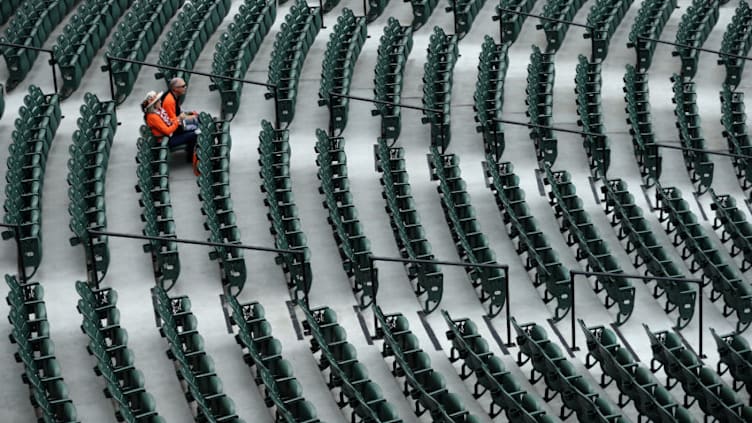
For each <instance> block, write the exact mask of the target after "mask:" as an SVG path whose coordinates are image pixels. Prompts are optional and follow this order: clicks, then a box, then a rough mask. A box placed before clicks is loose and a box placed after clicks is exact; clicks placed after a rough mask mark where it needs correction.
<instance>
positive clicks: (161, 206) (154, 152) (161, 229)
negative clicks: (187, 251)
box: [136, 126, 180, 290]
mask: <svg viewBox="0 0 752 423" xmlns="http://www.w3.org/2000/svg"><path fill="white" fill-rule="evenodd" d="M160 141H161V142H160ZM136 145H137V149H138V153H137V155H136V162H137V163H138V165H137V167H136V174H137V176H138V184H136V192H138V193H141V198H140V199H139V200H138V203H139V205H140V206H141V208H142V210H141V221H142V222H144V228H143V229H142V233H143V234H144V235H146V236H151V237H163V238H175V237H176V236H177V235H176V233H175V220H174V219H173V215H172V202H171V200H170V182H169V178H170V173H169V172H170V168H169V166H168V163H169V149H168V147H167V138H166V137H165V138H163V139H161V140H160V139H158V138H156V137H154V136H153V135H152V134H151V130H149V128H147V127H146V126H142V127H141V136H140V137H139V138H138V141H137V142H136ZM143 250H144V252H145V253H149V254H150V255H151V262H152V266H153V269H154V277H155V280H156V282H157V284H158V285H159V286H161V287H162V288H164V289H166V290H169V289H170V288H171V287H172V286H173V285H174V284H175V282H177V279H178V276H180V255H179V254H178V244H177V242H175V241H158V240H149V241H148V242H147V243H146V244H144V245H143Z"/></svg>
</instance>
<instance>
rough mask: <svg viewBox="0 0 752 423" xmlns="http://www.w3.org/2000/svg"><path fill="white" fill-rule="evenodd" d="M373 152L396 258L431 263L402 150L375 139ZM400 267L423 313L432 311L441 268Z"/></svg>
mask: <svg viewBox="0 0 752 423" xmlns="http://www.w3.org/2000/svg"><path fill="white" fill-rule="evenodd" d="M374 150H375V156H376V157H375V161H376V171H377V172H379V173H380V174H381V176H380V178H379V182H381V187H382V189H383V191H382V194H381V195H382V197H384V200H385V201H386V207H384V209H385V210H386V213H387V215H389V223H390V226H391V228H392V234H393V235H394V240H395V241H396V242H397V247H398V248H399V251H400V256H401V257H402V258H404V259H410V260H435V259H436V257H435V256H434V254H433V250H432V248H431V243H430V242H429V241H428V239H427V238H426V233H425V231H424V230H423V225H422V224H421V222H420V214H419V213H418V209H417V206H416V203H415V200H414V199H413V195H412V190H411V188H410V180H409V176H408V174H407V166H406V165H405V150H404V148H402V147H388V146H387V144H386V140H385V139H383V138H379V140H378V144H376V145H375V146H374ZM404 266H405V271H406V272H407V277H408V279H409V280H410V284H411V286H412V288H413V291H414V292H415V296H416V298H418V300H419V301H420V302H421V303H422V306H423V311H424V312H426V313H430V312H432V311H434V310H435V309H436V307H438V306H439V303H441V298H442V297H443V295H444V274H443V273H442V272H441V267H440V266H439V265H437V264H435V263H404Z"/></svg>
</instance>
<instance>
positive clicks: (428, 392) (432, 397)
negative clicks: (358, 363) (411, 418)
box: [373, 306, 480, 423]
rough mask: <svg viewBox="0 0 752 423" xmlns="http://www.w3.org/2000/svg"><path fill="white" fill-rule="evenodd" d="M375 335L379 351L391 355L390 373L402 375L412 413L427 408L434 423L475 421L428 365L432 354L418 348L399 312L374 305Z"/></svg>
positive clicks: (425, 410)
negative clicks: (413, 404) (413, 408)
mask: <svg viewBox="0 0 752 423" xmlns="http://www.w3.org/2000/svg"><path fill="white" fill-rule="evenodd" d="M373 315H374V319H375V325H376V334H375V338H376V339H383V341H384V343H383V345H382V348H381V355H382V356H383V357H384V358H385V359H386V358H387V357H393V361H392V375H394V377H395V378H404V387H403V390H402V394H403V395H404V396H405V397H410V398H411V399H412V400H413V401H414V402H415V410H414V411H415V415H416V416H418V417H420V416H422V415H423V414H425V413H426V412H428V414H429V415H430V418H431V421H432V422H434V423H475V422H479V421H480V419H478V418H477V417H475V416H474V415H472V414H470V412H468V411H467V409H466V408H465V405H464V404H463V403H462V400H461V399H460V397H459V396H458V395H457V394H454V393H452V392H449V390H448V389H447V388H446V381H445V380H444V377H443V376H442V375H441V373H439V372H437V371H436V370H434V369H433V368H432V367H431V357H430V356H429V355H428V354H427V353H426V352H425V351H423V350H422V349H421V348H420V341H418V337H417V336H415V334H414V333H412V331H411V330H410V322H409V321H408V320H407V318H406V317H405V316H404V315H402V313H394V314H386V315H385V314H384V313H383V312H382V311H381V308H380V307H378V306H374V307H373Z"/></svg>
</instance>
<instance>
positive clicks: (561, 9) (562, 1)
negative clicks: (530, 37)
mask: <svg viewBox="0 0 752 423" xmlns="http://www.w3.org/2000/svg"><path fill="white" fill-rule="evenodd" d="M584 4H585V0H550V1H548V2H546V5H545V6H543V17H545V18H550V19H557V20H559V21H563V22H557V21H552V20H548V19H541V22H540V23H539V24H538V25H536V28H537V29H543V31H544V32H545V33H546V53H552V54H555V53H556V51H558V50H559V48H560V47H561V45H562V44H563V43H564V38H565V37H566V36H567V31H568V30H569V24H568V23H566V22H571V21H573V20H574V16H575V15H576V14H577V11H579V10H580V8H581V7H582V5H584Z"/></svg>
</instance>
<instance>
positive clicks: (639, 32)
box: [627, 0, 678, 73]
mask: <svg viewBox="0 0 752 423" xmlns="http://www.w3.org/2000/svg"><path fill="white" fill-rule="evenodd" d="M677 8H678V6H677V4H676V0H643V2H642V4H640V10H638V11H637V16H636V17H635V20H634V23H633V24H632V29H631V30H630V32H629V42H627V47H629V48H634V49H635V54H636V56H637V57H636V60H635V65H634V67H635V68H636V69H637V71H639V73H644V72H647V71H648V69H649V68H650V65H651V64H652V63H653V53H655V47H656V45H657V43H656V42H655V41H649V40H644V39H640V37H644V38H652V39H654V40H658V39H660V38H661V34H662V33H663V28H664V27H665V26H666V22H668V20H669V18H670V17H671V14H672V13H674V10H675V9H677Z"/></svg>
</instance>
